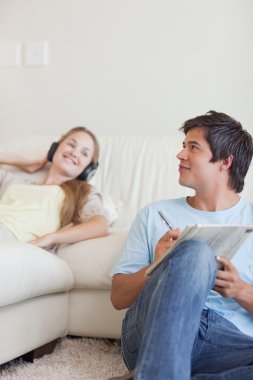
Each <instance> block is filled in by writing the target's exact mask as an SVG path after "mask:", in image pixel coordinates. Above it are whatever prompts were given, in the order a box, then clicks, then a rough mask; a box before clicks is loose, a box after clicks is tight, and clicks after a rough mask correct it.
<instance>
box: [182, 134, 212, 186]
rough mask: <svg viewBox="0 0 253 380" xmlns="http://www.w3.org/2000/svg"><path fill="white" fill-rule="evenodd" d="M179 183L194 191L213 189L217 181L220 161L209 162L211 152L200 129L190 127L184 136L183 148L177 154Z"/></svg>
mask: <svg viewBox="0 0 253 380" xmlns="http://www.w3.org/2000/svg"><path fill="white" fill-rule="evenodd" d="M177 158H178V159H179V160H180V164H179V183H180V185H182V186H186V187H190V188H192V189H194V190H196V191H201V190H208V191H210V189H215V186H216V185H218V183H219V179H220V176H219V173H220V169H219V168H220V161H218V162H215V163H213V162H210V160H211V159H212V152H211V150H210V147H209V144H208V143H207V141H206V139H205V137H204V132H203V130H202V129H198V128H192V129H190V130H189V132H188V133H187V135H186V136H185V139H184V142H183V149H182V150H181V152H179V153H178V154H177Z"/></svg>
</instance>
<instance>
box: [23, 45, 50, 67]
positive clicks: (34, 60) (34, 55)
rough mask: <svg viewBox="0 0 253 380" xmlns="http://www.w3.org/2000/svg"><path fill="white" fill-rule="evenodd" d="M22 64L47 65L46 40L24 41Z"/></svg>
mask: <svg viewBox="0 0 253 380" xmlns="http://www.w3.org/2000/svg"><path fill="white" fill-rule="evenodd" d="M24 65H26V66H46V65H48V42H47V41H42V42H26V43H25V44H24Z"/></svg>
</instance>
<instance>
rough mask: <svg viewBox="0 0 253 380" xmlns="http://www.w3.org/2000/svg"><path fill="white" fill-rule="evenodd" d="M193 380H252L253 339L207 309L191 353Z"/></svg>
mask: <svg viewBox="0 0 253 380" xmlns="http://www.w3.org/2000/svg"><path fill="white" fill-rule="evenodd" d="M192 374H193V378H192V379H194V380H202V379H206V380H209V379H210V380H214V379H215V380H223V379H224V380H225V379H228V380H232V379H233V380H237V379H243V380H246V379H253V338H252V337H251V336H248V335H245V334H243V333H242V332H241V331H240V330H238V328H237V327H236V326H234V325H233V324H232V323H231V322H230V321H228V320H226V319H225V318H223V317H222V316H221V315H219V314H217V313H215V312H214V311H212V310H204V311H203V312H202V316H201V323H200V329H199V334H198V338H197V339H196V342H195V345H194V349H193V352H192Z"/></svg>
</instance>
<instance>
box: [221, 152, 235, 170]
mask: <svg viewBox="0 0 253 380" xmlns="http://www.w3.org/2000/svg"><path fill="white" fill-rule="evenodd" d="M233 160H234V156H233V155H232V154H230V156H228V157H226V158H224V159H223V160H221V161H222V162H221V170H228V169H229V168H230V166H231V165H232V162H233Z"/></svg>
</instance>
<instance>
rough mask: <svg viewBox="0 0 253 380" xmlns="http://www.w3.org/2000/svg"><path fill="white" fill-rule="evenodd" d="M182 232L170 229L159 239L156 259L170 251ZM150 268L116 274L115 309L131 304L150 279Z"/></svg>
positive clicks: (114, 277)
mask: <svg viewBox="0 0 253 380" xmlns="http://www.w3.org/2000/svg"><path fill="white" fill-rule="evenodd" d="M179 234H180V230H179V229H177V230H170V231H168V232H166V234H165V235H163V236H162V238H161V239H160V240H159V241H158V243H157V245H156V249H155V254H154V261H157V260H159V258H160V257H161V256H164V254H165V253H166V252H167V251H168V249H169V248H170V247H171V246H172V245H173V244H175V242H176V239H177V238H178V236H179ZM148 268H149V265H147V266H146V267H145V268H142V269H141V270H139V271H138V272H136V273H131V274H115V275H114V276H113V280H112V290H111V302H112V304H113V306H114V307H115V309H117V310H120V309H126V308H128V307H129V306H131V305H132V304H133V303H134V302H135V300H136V298H137V297H138V295H139V294H140V292H141V291H142V288H143V287H144V285H145V284H146V282H147V281H148V276H146V270H147V269H148Z"/></svg>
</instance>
